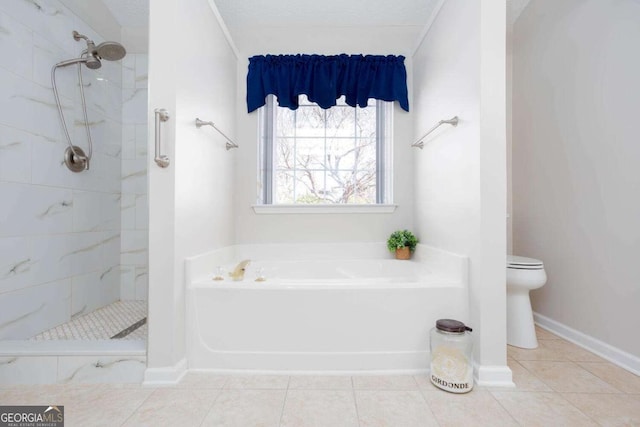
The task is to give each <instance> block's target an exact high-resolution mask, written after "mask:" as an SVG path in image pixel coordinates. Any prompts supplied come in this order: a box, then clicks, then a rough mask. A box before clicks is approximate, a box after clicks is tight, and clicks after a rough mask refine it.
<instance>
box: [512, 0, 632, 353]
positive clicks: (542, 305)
mask: <svg viewBox="0 0 640 427" xmlns="http://www.w3.org/2000/svg"><path fill="white" fill-rule="evenodd" d="M639 22H640V3H638V2H637V1H633V0H616V1H613V0H565V1H562V2H549V1H539V0H532V1H531V3H530V4H529V7H528V8H527V9H526V10H525V11H524V13H523V14H522V15H521V16H520V18H519V20H518V21H517V22H516V24H515V28H514V61H513V67H514V87H513V141H514V143H513V204H514V252H516V253H518V254H521V255H529V256H532V257H536V258H540V259H542V260H543V261H544V263H545V268H546V270H547V273H548V277H549V280H548V283H547V285H546V286H545V287H543V288H541V289H540V290H538V291H535V292H533V306H534V309H535V311H537V312H538V313H540V314H542V315H545V316H548V317H550V318H551V319H553V320H555V321H557V322H560V323H562V324H564V325H566V326H569V327H571V328H574V329H576V330H578V331H580V332H582V333H584V334H587V335H589V336H591V337H594V338H596V339H599V340H601V341H604V342H605V343H608V344H610V345H612V346H614V347H617V348H619V349H622V350H624V351H626V352H629V353H631V354H633V355H635V356H640V340H638V339H637V336H638V335H637V331H636V329H637V326H638V325H640V312H639V311H638V304H639V303H640V287H639V286H638V284H639V283H640V269H638V268H637V264H638V255H639V254H640V226H639V222H638V218H640V198H639V197H638V189H639V188H640V174H639V173H638V159H640V144H638V134H637V122H638V113H639V112H640V97H639V96H638V95H639V94H640V80H639V79H638V76H640V59H639V57H638V55H637V50H638V41H639V40H640V25H638V23H639Z"/></svg>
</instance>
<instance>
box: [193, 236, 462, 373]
mask: <svg viewBox="0 0 640 427" xmlns="http://www.w3.org/2000/svg"><path fill="white" fill-rule="evenodd" d="M256 246H257V245H256ZM256 246H253V247H250V248H247V247H244V248H242V247H238V248H227V249H226V250H223V251H217V252H216V253H212V254H208V255H205V256H204V257H197V258H195V259H190V260H188V261H187V264H186V266H187V274H186V277H187V283H186V286H187V289H186V303H187V307H186V337H187V363H188V367H189V369H206V370H217V371H254V372H288V373H294V372H295V373H359V372H367V373H370V372H380V371H394V372H405V373H406V372H426V370H427V369H428V365H429V330H430V329H431V328H432V327H433V325H434V324H435V321H436V320H437V319H439V318H455V319H459V320H462V321H467V320H468V319H467V317H468V308H467V307H468V296H467V280H466V258H464V257H458V256H456V255H453V254H446V253H444V252H438V251H436V250H434V249H432V248H428V247H419V248H418V250H417V251H416V256H415V260H414V261H397V260H394V259H390V258H389V256H388V255H387V254H386V253H384V252H382V253H377V252H376V251H375V250H371V251H367V250H364V251H354V252H346V253H352V254H362V253H363V252H364V253H368V252H369V256H370V257H369V258H367V259H355V258H354V259H344V258H343V257H341V258H332V257H331V256H326V255H328V254H335V253H341V254H344V253H345V252H344V251H334V250H327V251H324V252H323V251H321V250H320V252H322V253H324V254H325V257H324V258H320V257H316V258H313V257H312V256H311V255H310V253H311V254H313V253H314V251H309V248H308V247H306V246H305V247H304V249H303V250H302V248H300V249H301V251H297V250H296V248H295V247H294V248H291V247H289V248H288V251H287V250H285V251H284V253H289V254H290V256H291V257H292V258H294V259H291V258H289V257H287V259H286V260H282V259H277V258H275V257H274V255H273V254H274V253H283V252H282V251H272V250H270V248H271V247H272V246H273V245H268V247H266V248H259V247H256ZM281 249H282V248H281ZM325 249H327V248H325ZM305 254H306V256H305ZM352 256H353V255H352ZM245 258H251V259H252V263H251V264H250V265H249V267H248V268H247V271H246V274H245V278H244V280H243V281H232V280H230V279H229V278H227V279H226V280H224V281H214V280H212V278H213V276H214V270H215V266H216V265H218V266H224V269H225V270H226V271H229V270H231V269H232V267H233V265H234V264H235V263H236V262H238V261H240V260H241V259H245ZM295 258H297V259H295ZM207 269H208V270H207ZM259 270H261V271H262V275H263V276H264V277H265V278H266V280H265V281H262V282H259V281H258V282H257V281H255V278H256V277H257V276H258V274H259Z"/></svg>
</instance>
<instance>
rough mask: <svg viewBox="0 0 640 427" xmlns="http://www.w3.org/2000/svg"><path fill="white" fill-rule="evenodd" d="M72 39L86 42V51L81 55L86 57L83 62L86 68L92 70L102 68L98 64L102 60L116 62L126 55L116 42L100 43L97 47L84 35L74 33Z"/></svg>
mask: <svg viewBox="0 0 640 427" xmlns="http://www.w3.org/2000/svg"><path fill="white" fill-rule="evenodd" d="M72 34H73V38H74V39H75V40H77V41H79V40H84V41H85V42H87V49H86V50H85V51H84V52H83V55H86V56H87V60H86V62H85V64H86V66H87V68H90V69H92V70H95V69H98V68H100V67H101V66H102V63H101V62H100V61H101V60H102V59H106V60H107V61H118V60H120V59H122V58H124V56H125V55H126V54H127V51H126V50H125V48H124V46H122V45H121V44H120V43H118V42H102V43H100V44H99V45H98V46H96V45H95V43H94V42H93V40H91V39H90V38H89V37H87V36H85V35H84V34H80V33H78V32H77V31H74V32H73V33H72Z"/></svg>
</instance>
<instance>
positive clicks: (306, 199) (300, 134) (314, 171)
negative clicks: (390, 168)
mask: <svg viewBox="0 0 640 427" xmlns="http://www.w3.org/2000/svg"><path fill="white" fill-rule="evenodd" d="M301 98H302V97H301ZM376 120H377V117H376V105H375V101H374V100H371V101H370V102H369V107H366V108H353V107H350V106H348V105H346V104H344V102H340V101H339V102H338V105H336V106H335V107H332V108H330V109H328V110H323V109H321V108H320V107H318V106H317V105H315V104H312V103H310V102H308V101H307V100H306V97H305V98H304V100H302V99H301V102H300V107H299V108H298V109H297V110H295V111H292V110H288V109H285V108H277V111H276V123H275V126H276V130H275V141H274V151H275V152H274V172H275V173H274V185H273V187H274V188H273V194H274V203H301V204H375V203H376V173H377V172H376V137H377V135H376Z"/></svg>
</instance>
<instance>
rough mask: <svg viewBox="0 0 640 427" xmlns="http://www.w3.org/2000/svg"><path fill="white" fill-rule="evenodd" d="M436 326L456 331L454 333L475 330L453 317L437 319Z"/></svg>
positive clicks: (439, 328) (444, 329)
mask: <svg viewBox="0 0 640 427" xmlns="http://www.w3.org/2000/svg"><path fill="white" fill-rule="evenodd" d="M436 328H437V329H438V330H439V331H445V332H454V333H464V332H465V331H469V332H471V331H473V329H471V328H470V327H468V326H467V325H465V324H464V323H462V322H460V321H459V320H453V319H439V320H437V321H436Z"/></svg>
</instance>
